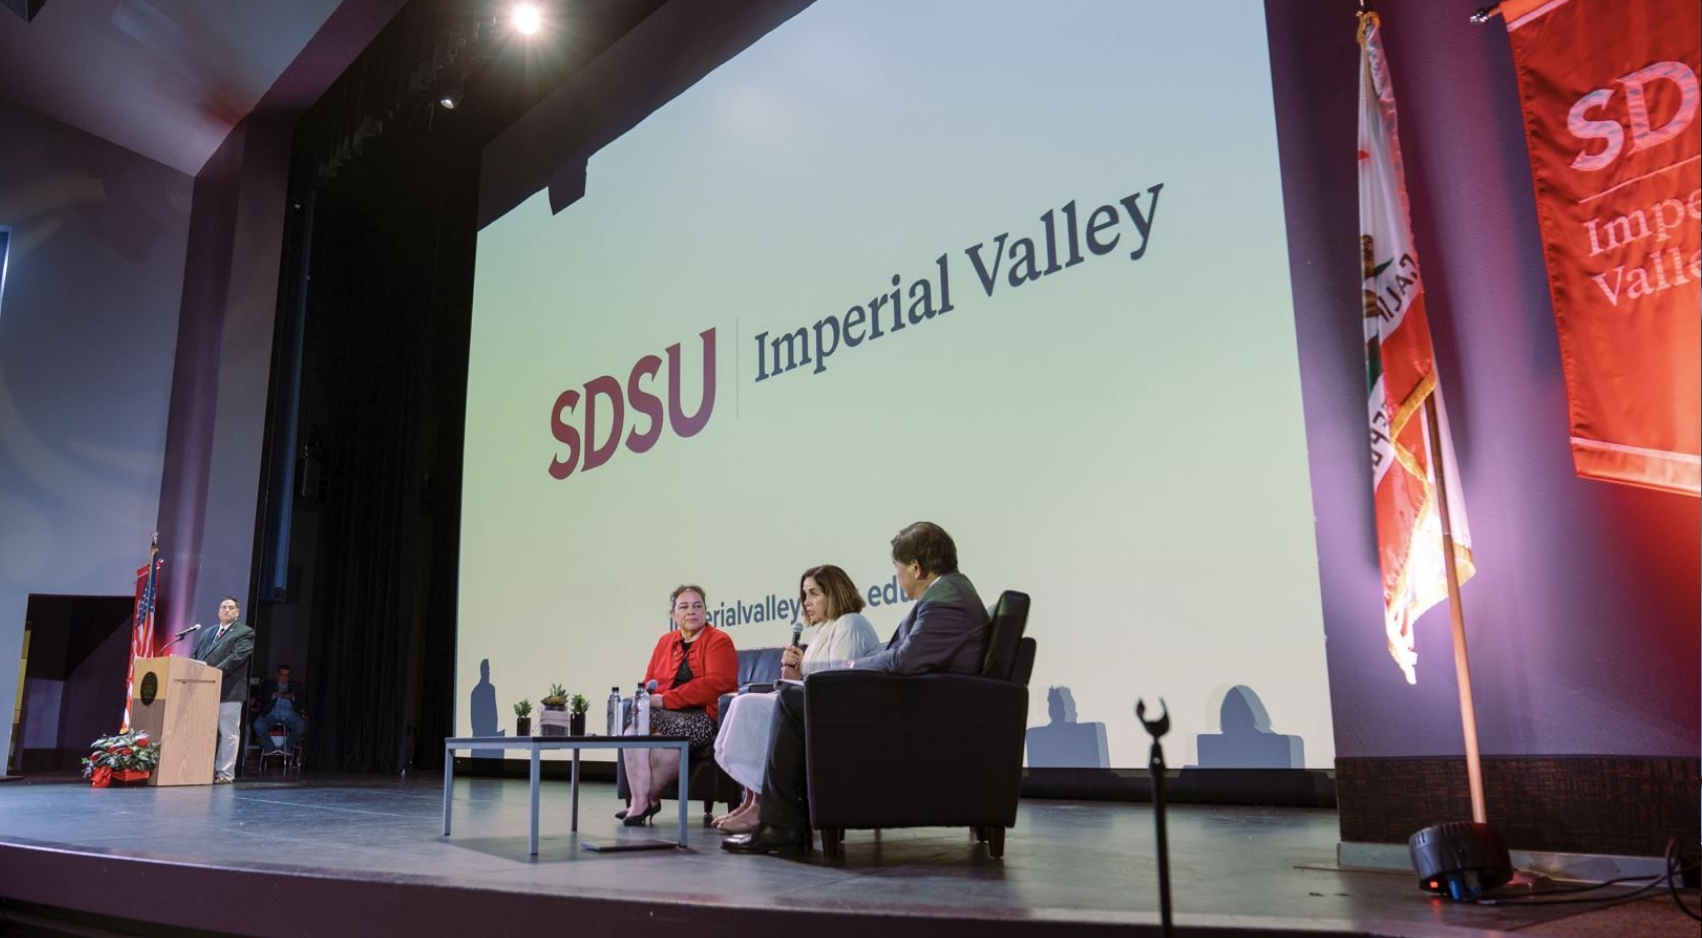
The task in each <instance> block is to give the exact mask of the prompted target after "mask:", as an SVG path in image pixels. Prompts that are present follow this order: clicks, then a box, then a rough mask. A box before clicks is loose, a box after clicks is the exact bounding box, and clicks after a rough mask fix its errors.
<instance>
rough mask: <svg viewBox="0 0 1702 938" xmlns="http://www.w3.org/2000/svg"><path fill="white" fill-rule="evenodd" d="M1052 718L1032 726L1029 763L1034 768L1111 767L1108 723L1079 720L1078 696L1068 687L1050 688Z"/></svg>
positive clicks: (1048, 698)
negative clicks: (1107, 733) (1107, 745)
mask: <svg viewBox="0 0 1702 938" xmlns="http://www.w3.org/2000/svg"><path fill="white" fill-rule="evenodd" d="M1046 715H1047V719H1048V721H1049V722H1047V723H1046V724H1045V725H1044V726H1034V727H1030V728H1029V730H1028V766H1029V768H1033V769H1046V768H1053V769H1063V768H1090V769H1108V768H1110V767H1111V755H1110V752H1109V750H1108V749H1107V748H1106V745H1105V724H1103V723H1077V722H1076V697H1075V695H1074V694H1072V693H1070V689H1069V688H1068V687H1052V688H1048V689H1047V691H1046Z"/></svg>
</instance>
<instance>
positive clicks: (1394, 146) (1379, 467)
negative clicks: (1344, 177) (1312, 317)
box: [1359, 13, 1475, 684]
mask: <svg viewBox="0 0 1702 938" xmlns="http://www.w3.org/2000/svg"><path fill="white" fill-rule="evenodd" d="M1380 30H1381V25H1380V22H1379V20H1378V18H1377V14H1375V13H1364V14H1361V16H1360V35H1359V44H1360V49H1361V57H1360V70H1359V108H1360V110H1359V246H1360V255H1361V260H1362V261H1363V264H1364V275H1365V283H1364V299H1365V305H1364V314H1363V315H1364V322H1365V370H1366V376H1367V382H1368V384H1369V395H1370V396H1369V400H1368V402H1367V403H1368V409H1367V417H1368V420H1369V433H1370V438H1371V480H1372V487H1373V492H1374V502H1375V505H1376V512H1377V559H1378V562H1379V564H1380V565H1381V566H1382V570H1383V619H1384V622H1383V624H1384V628H1385V629H1386V630H1387V632H1388V639H1389V654H1390V656H1392V657H1393V658H1394V659H1395V663H1396V664H1397V665H1400V668H1401V672H1402V673H1403V674H1405V675H1406V679H1407V683H1409V684H1416V683H1418V675H1417V673H1416V671H1415V670H1414V668H1415V667H1416V665H1417V663H1418V653H1417V651H1416V650H1415V642H1414V640H1413V624H1414V622H1416V621H1417V619H1418V617H1419V616H1420V615H1422V614H1423V613H1424V611H1425V610H1426V609H1429V608H1430V607H1431V606H1434V605H1436V604H1437V603H1439V602H1441V601H1442V600H1444V599H1446V598H1447V596H1448V581H1447V570H1446V563H1445V559H1444V557H1443V552H1442V520H1441V513H1440V508H1439V505H1438V499H1437V495H1436V472H1435V466H1434V460H1433V459H1432V455H1431V454H1432V453H1434V452H1437V451H1440V452H1441V454H1442V469H1443V472H1444V473H1445V476H1446V482H1447V484H1448V487H1449V488H1448V492H1449V498H1448V516H1449V517H1448V522H1449V532H1450V533H1451V534H1452V535H1453V538H1454V561H1455V564H1456V566H1457V568H1458V573H1459V577H1460V582H1461V583H1464V582H1465V581H1466V580H1468V579H1470V578H1471V576H1472V574H1473V573H1474V572H1475V567H1473V565H1472V552H1471V544H1472V539H1471V531H1470V530H1469V529H1468V528H1467V527H1466V500H1465V496H1464V495H1463V494H1462V493H1461V491H1460V486H1459V479H1460V473H1459V470H1458V469H1457V468H1456V467H1455V465H1454V448H1453V444H1452V443H1451V442H1450V434H1449V432H1448V414H1447V411H1446V410H1445V409H1444V408H1443V407H1442V387H1441V385H1440V384H1438V383H1437V381H1436V356H1435V352H1434V351H1433V349H1432V348H1431V344H1430V320H1429V314H1428V312H1427V311H1426V309H1425V302H1424V281H1423V279H1422V278H1420V276H1419V268H1418V249H1417V248H1416V247H1414V246H1413V240H1412V223H1411V216H1410V209H1409V206H1408V204H1407V188H1406V173H1405V171H1404V170H1403V169H1402V164H1401V143H1400V135H1399V134H1398V133H1397V132H1396V130H1397V128H1396V122H1395V90H1394V86H1393V85H1392V84H1391V83H1390V81H1389V65H1388V61H1387V60H1386V59H1385V58H1384V56H1383V39H1382V35H1381V32H1380ZM1433 394H1434V395H1435V396H1436V405H1437V406H1436V410H1437V424H1438V427H1439V429H1440V434H1441V437H1442V438H1441V439H1440V440H1439V441H1437V443H1438V445H1436V446H1435V447H1432V446H1431V441H1430V430H1429V426H1428V425H1427V422H1426V420H1425V416H1424V403H1425V401H1426V400H1427V399H1428V398H1429V397H1430V396H1431V395H1433Z"/></svg>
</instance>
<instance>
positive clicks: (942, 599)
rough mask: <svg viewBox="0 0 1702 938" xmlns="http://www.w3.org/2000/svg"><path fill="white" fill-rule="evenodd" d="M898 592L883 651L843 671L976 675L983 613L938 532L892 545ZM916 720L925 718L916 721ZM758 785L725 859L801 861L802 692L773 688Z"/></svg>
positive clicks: (914, 528)
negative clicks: (792, 857) (749, 828)
mask: <svg viewBox="0 0 1702 938" xmlns="http://www.w3.org/2000/svg"><path fill="white" fill-rule="evenodd" d="M892 566H893V569H895V570H896V571H898V585H899V588H901V589H903V590H904V595H906V596H908V597H910V598H911V599H913V600H916V605H915V606H914V607H913V608H912V609H911V610H910V613H909V614H908V615H906V616H905V617H904V620H903V621H902V622H900V623H899V624H898V631H896V632H894V633H893V636H892V641H890V642H888V643H887V646H886V649H885V650H883V651H880V652H876V653H875V654H873V655H869V656H867V657H864V658H856V659H853V660H852V661H851V662H849V663H848V664H847V667H852V668H865V669H869V670H873V671H886V672H889V673H892V674H906V675H909V674H931V673H936V672H943V673H947V674H979V673H980V672H981V659H982V658H983V657H984V656H985V655H986V653H987V621H988V620H987V607H986V606H984V605H983V604H982V602H981V597H980V596H978V595H976V593H975V586H974V584H972V583H970V582H969V579H968V578H967V577H965V576H964V575H963V574H961V573H958V572H957V545H956V544H954V543H953V542H952V539H951V535H949V534H947V533H946V532H945V530H944V529H943V528H941V527H940V526H939V525H937V524H933V523H932V522H928V521H918V522H917V523H915V524H912V525H910V526H909V527H907V528H905V529H904V530H902V531H900V532H898V536H897V537H894V538H893V539H892ZM917 717H918V718H919V719H922V718H925V717H926V715H925V714H917ZM770 734H771V739H772V742H771V743H770V745H769V749H768V767H767V771H766V773H765V774H764V776H763V782H762V818H761V820H762V825H761V826H760V827H758V828H757V829H756V830H755V831H753V832H752V833H749V834H738V835H736V836H733V837H729V838H727V839H726V840H724V841H722V843H721V848H722V849H723V850H727V851H730V852H733V853H803V852H807V851H808V850H809V849H810V815H809V805H808V804H807V803H806V798H805V794H806V783H805V777H804V689H803V686H802V685H799V684H792V683H788V684H785V685H783V686H782V687H781V688H780V691H779V696H778V698H777V700H776V702H775V707H774V723H773V726H772V727H771V729H770Z"/></svg>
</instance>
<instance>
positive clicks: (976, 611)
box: [855, 573, 988, 674]
mask: <svg viewBox="0 0 1702 938" xmlns="http://www.w3.org/2000/svg"><path fill="white" fill-rule="evenodd" d="M987 621H988V620H987V607H986V606H984V605H982V603H981V597H980V596H979V595H977V594H976V592H975V585H974V584H973V583H970V582H969V578H968V577H966V576H964V575H963V574H961V573H948V574H946V575H945V576H942V577H940V578H939V579H937V580H935V581H934V582H933V583H931V584H929V585H928V588H927V589H926V590H925V591H923V593H922V597H921V598H920V599H918V600H917V601H916V606H915V608H913V609H911V610H910V614H909V615H907V616H905V617H904V621H902V622H900V623H898V631H896V632H894V633H892V641H890V642H887V645H886V650H885V651H881V652H877V653H875V654H873V655H869V656H867V657H864V658H858V659H857V663H856V665H855V667H858V668H867V669H869V670H873V671H888V672H891V673H893V674H927V673H930V672H934V671H943V672H946V673H948V674H980V673H981V659H982V658H983V657H985V656H986V654H987Z"/></svg>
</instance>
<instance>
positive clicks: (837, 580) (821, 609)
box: [713, 564, 881, 834]
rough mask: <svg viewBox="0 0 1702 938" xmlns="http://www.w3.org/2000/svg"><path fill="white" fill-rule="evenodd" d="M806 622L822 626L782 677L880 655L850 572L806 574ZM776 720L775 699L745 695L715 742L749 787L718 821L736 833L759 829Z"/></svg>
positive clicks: (790, 652) (785, 658) (801, 584)
mask: <svg viewBox="0 0 1702 938" xmlns="http://www.w3.org/2000/svg"><path fill="white" fill-rule="evenodd" d="M798 594H799V597H798V598H799V600H800V601H801V602H802V603H803V607H804V621H805V622H806V623H808V624H810V625H817V626H821V629H820V631H818V632H816V635H815V638H814V639H813V640H812V641H811V642H810V646H809V649H808V650H807V651H806V650H803V649H800V648H798V647H797V646H795V645H794V646H789V647H787V648H786V649H785V651H783V652H782V653H781V658H780V677H781V678H782V679H784V680H792V681H800V680H803V678H804V675H806V674H809V673H810V672H812V671H824V670H828V669H830V668H834V667H837V666H839V665H840V664H842V663H844V662H846V661H849V660H851V659H853V658H861V657H863V656H864V655H871V654H874V653H875V652H877V651H879V650H880V647H881V642H880V639H879V638H877V637H875V627H874V626H872V625H870V624H869V620H868V619H865V618H863V616H862V615H861V613H862V611H863V597H862V596H861V595H859V594H858V593H857V586H856V584H854V583H852V582H851V577H850V576H848V575H847V574H846V573H845V571H844V570H841V569H839V568H838V567H835V566H833V565H832V564H824V565H822V566H820V567H811V568H810V569H808V570H805V571H804V575H803V577H801V578H800V579H799V581H798ZM773 717H774V695H773V694H771V693H770V694H740V695H739V696H737V697H734V698H733V702H732V704H731V705H729V706H728V707H727V713H726V715H725V716H724V717H723V718H722V720H721V732H720V733H718V734H717V735H716V737H715V761H716V762H719V763H721V767H722V768H723V769H726V770H727V774H728V775H730V776H732V777H733V780H734V781H736V782H738V783H739V784H740V785H743V786H745V798H744V801H743V802H742V803H741V804H740V805H739V806H738V807H737V808H735V809H734V810H732V811H731V812H729V813H727V814H723V815H721V816H720V817H718V818H716V819H715V820H714V822H713V823H714V825H715V826H716V827H719V828H721V829H722V830H724V831H727V832H728V833H731V834H744V833H749V832H751V831H754V830H756V828H757V824H758V823H759V822H758V818H759V817H760V816H761V814H762V773H763V767H764V766H765V765H766V764H767V763H768V738H769V724H770V723H771V722H772V721H773Z"/></svg>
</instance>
